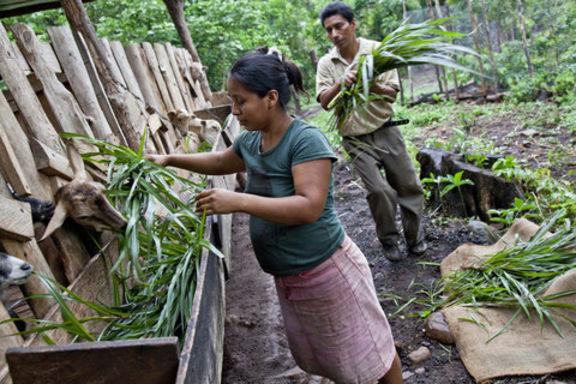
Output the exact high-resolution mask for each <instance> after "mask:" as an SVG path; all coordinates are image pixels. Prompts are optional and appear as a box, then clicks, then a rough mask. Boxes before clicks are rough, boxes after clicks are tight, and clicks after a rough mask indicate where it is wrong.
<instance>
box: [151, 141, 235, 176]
mask: <svg viewBox="0 0 576 384" xmlns="http://www.w3.org/2000/svg"><path fill="white" fill-rule="evenodd" d="M146 160H149V161H151V162H153V163H156V164H159V165H162V166H163V167H169V166H171V167H176V168H182V169H186V170H188V171H192V172H196V173H201V174H204V175H228V174H230V173H236V172H242V171H244V170H245V166H244V161H243V160H242V159H241V158H240V157H239V156H238V155H236V152H234V149H233V148H232V147H229V148H227V149H225V150H224V151H221V152H204V153H193V154H170V155H148V156H146Z"/></svg>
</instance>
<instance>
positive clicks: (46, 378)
mask: <svg viewBox="0 0 576 384" xmlns="http://www.w3.org/2000/svg"><path fill="white" fill-rule="evenodd" d="M6 359H7V360H8V364H9V366H10V371H11V375H12V379H13V382H14V384H31V383H42V384H79V383H106V384H127V383H138V384H173V383H174V378H175V376H176V371H177V369H178V339H177V338H176V337H165V338H156V339H148V340H147V339H141V340H125V341H114V342H92V343H82V344H71V345H61V346H46V347H32V348H20V347H17V348H11V349H9V350H8V352H7V354H6ZM53 372H57V374H53Z"/></svg>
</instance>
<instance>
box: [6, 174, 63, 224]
mask: <svg viewBox="0 0 576 384" xmlns="http://www.w3.org/2000/svg"><path fill="white" fill-rule="evenodd" d="M6 185H7V186H8V190H10V194H11V195H12V197H13V198H15V199H16V200H18V201H23V202H25V203H28V204H30V210H31V212H32V221H33V222H38V221H39V222H43V223H46V222H48V221H49V220H50V218H51V217H52V215H53V214H54V203H52V202H51V201H50V200H42V199H36V198H34V197H21V196H19V195H18V194H17V193H16V191H15V190H14V188H12V185H11V184H10V183H6Z"/></svg>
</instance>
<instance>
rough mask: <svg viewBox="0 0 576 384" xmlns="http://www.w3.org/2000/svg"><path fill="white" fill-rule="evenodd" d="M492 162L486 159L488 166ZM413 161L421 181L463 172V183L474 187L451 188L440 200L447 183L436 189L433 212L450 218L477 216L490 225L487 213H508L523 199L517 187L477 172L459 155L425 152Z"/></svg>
mask: <svg viewBox="0 0 576 384" xmlns="http://www.w3.org/2000/svg"><path fill="white" fill-rule="evenodd" d="M495 159H496V158H495V157H491V158H489V159H488V164H492V163H493V162H494V161H495ZM416 160H418V162H419V163H420V179H424V178H428V177H430V174H433V175H434V177H438V176H447V175H456V174H457V173H458V172H463V174H462V180H464V179H468V180H471V181H472V182H473V183H474V185H462V186H461V188H460V189H459V188H454V189H452V190H451V191H450V192H448V193H447V194H446V195H445V196H443V197H440V191H442V189H444V188H445V187H446V186H447V185H448V183H447V182H442V183H440V185H435V188H433V190H434V194H433V196H432V199H431V200H432V205H433V207H435V208H436V207H441V208H442V209H443V211H444V212H445V214H447V215H449V216H456V217H467V216H468V217H470V216H476V217H478V218H480V219H481V220H482V221H485V222H489V221H490V214H489V213H488V211H489V210H490V209H508V208H510V207H511V206H512V204H513V202H514V199H515V198H520V199H524V198H525V197H524V193H523V192H522V190H521V188H520V187H519V186H518V185H517V184H515V183H512V182H510V181H508V180H506V179H505V178H503V177H500V176H497V175H496V174H495V173H494V172H493V171H491V170H490V169H484V168H479V167H477V166H475V165H473V164H470V163H467V162H465V161H464V160H465V157H464V155H462V154H458V153H453V152H448V151H443V150H440V149H435V148H424V149H422V150H421V151H419V152H418V154H417V155H416ZM460 192H461V195H460Z"/></svg>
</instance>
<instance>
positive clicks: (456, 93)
mask: <svg viewBox="0 0 576 384" xmlns="http://www.w3.org/2000/svg"><path fill="white" fill-rule="evenodd" d="M436 9H437V11H438V17H440V18H441V19H443V18H444V15H443V14H442V8H441V7H440V1H439V0H436ZM446 16H447V17H448V18H450V7H449V6H448V4H446ZM446 28H447V29H448V31H452V26H451V24H448V25H447V27H446ZM452 81H453V83H454V100H455V101H456V103H458V101H459V100H460V90H459V89H458V75H457V74H456V70H455V69H454V68H452ZM446 97H448V82H447V81H446Z"/></svg>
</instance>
